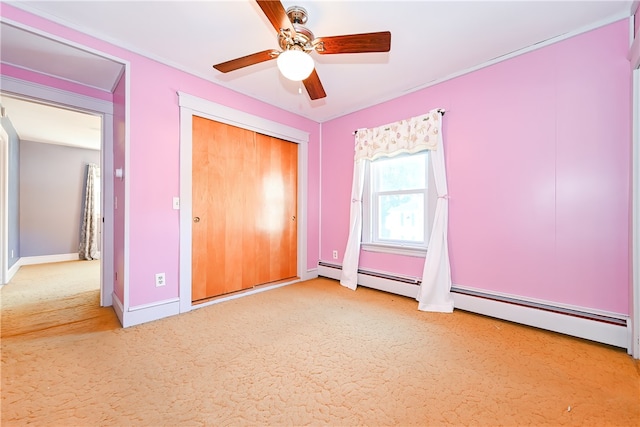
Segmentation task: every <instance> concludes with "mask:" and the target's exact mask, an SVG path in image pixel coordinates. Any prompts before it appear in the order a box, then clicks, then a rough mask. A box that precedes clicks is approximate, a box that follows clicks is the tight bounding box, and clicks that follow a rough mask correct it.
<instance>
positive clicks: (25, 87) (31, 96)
mask: <svg viewBox="0 0 640 427" xmlns="http://www.w3.org/2000/svg"><path fill="white" fill-rule="evenodd" d="M0 87H2V92H6V93H9V94H13V95H17V96H19V97H21V98H23V99H28V100H34V101H44V102H47V103H49V104H52V105H60V106H63V107H73V108H75V109H78V110H80V111H84V112H87V113H91V114H97V115H100V116H101V117H102V147H101V159H102V160H101V163H102V164H101V170H103V171H104V172H103V173H102V179H101V183H102V191H101V192H102V209H103V213H102V214H103V216H104V217H109V218H112V217H113V203H105V201H106V200H113V175H112V174H110V173H108V172H107V170H111V165H113V103H112V102H110V101H105V100H100V99H96V98H91V97H88V96H85V95H80V94H77V93H73V92H68V91H64V90H61V89H57V88H52V87H49V86H44V85H41V84H38V83H33V82H28V81H25V80H20V79H16V78H13V77H9V76H0ZM107 167H108V168H109V169H107ZM4 214H5V215H6V207H5V212H4ZM113 234H114V230H113V221H111V223H109V222H108V221H107V222H105V223H104V224H103V233H102V236H103V238H102V248H101V250H100V252H101V273H100V274H101V277H100V305H102V306H110V305H112V300H113V272H114V269H113V266H114V260H113V249H114V248H113V239H108V238H105V236H113ZM4 237H6V236H4ZM2 244H3V245H5V244H6V242H5V241H3V242H2Z"/></svg>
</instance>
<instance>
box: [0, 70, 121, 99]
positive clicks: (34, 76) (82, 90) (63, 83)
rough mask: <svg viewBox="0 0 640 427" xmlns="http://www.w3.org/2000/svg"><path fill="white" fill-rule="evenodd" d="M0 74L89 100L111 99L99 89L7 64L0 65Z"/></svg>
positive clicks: (109, 93)
mask: <svg viewBox="0 0 640 427" xmlns="http://www.w3.org/2000/svg"><path fill="white" fill-rule="evenodd" d="M0 74H2V75H3V76H10V77H15V78H17V79H20V80H26V81H30V82H33V83H38V84H41V85H43V86H49V87H55V88H58V89H62V90H65V91H67V92H73V93H78V94H81V95H85V96H89V97H91V98H97V99H102V100H103V101H111V100H112V97H113V95H112V94H111V92H105V91H103V90H100V89H96V88H92V87H89V86H84V85H81V84H78V83H73V82H70V81H67V80H62V79H58V78H56V77H51V76H46V75H44V74H40V73H34V72H33V71H29V70H25V69H22V68H18V67H14V66H12V65H8V64H2V65H0Z"/></svg>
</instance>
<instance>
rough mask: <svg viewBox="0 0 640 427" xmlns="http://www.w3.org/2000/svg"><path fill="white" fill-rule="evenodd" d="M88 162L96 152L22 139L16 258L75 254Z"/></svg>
mask: <svg viewBox="0 0 640 427" xmlns="http://www.w3.org/2000/svg"><path fill="white" fill-rule="evenodd" d="M87 163H96V164H98V165H99V164H100V152H99V151H96V150H87V149H83V148H75V147H66V146H61V145H52V144H42V143H38V142H31V141H21V142H20V256H21V257H28V256H41V255H58V254H69V253H77V252H78V244H79V242H80V221H81V218H82V206H83V200H84V180H85V173H86V166H87Z"/></svg>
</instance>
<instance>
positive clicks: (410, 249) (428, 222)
mask: <svg viewBox="0 0 640 427" xmlns="http://www.w3.org/2000/svg"><path fill="white" fill-rule="evenodd" d="M425 153H426V154H427V155H426V157H425V163H426V169H427V170H426V173H427V179H426V189H425V194H426V197H425V202H426V212H425V241H424V244H412V243H409V242H401V241H399V242H397V243H396V242H384V243H380V242H378V241H376V236H374V234H375V231H374V228H375V227H374V225H375V224H376V222H377V212H372V201H373V199H372V186H371V179H372V173H371V163H372V162H370V161H368V162H366V165H365V177H364V188H363V192H362V245H361V248H362V249H363V250H365V251H369V252H383V253H390V254H396V255H408V256H415V257H424V256H425V254H426V253H427V245H428V242H429V237H430V235H431V228H432V227H433V219H434V215H435V207H436V202H437V200H438V193H437V191H436V186H435V178H434V175H433V167H432V165H431V153H430V152H429V151H421V152H420V153H416V154H425ZM402 156H411V154H402ZM381 160H383V159H381ZM374 161H375V160H374ZM394 193H395V192H394ZM399 193H402V192H398V194H399ZM408 193H415V191H413V190H412V191H408ZM390 194H391V193H390Z"/></svg>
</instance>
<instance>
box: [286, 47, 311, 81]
mask: <svg viewBox="0 0 640 427" xmlns="http://www.w3.org/2000/svg"><path fill="white" fill-rule="evenodd" d="M277 62H278V69H279V70H280V72H281V73H282V75H283V76H285V77H286V78H288V79H289V80H293V81H294V82H299V81H302V80H304V79H306V78H307V77H309V75H311V72H312V71H313V68H314V65H315V64H314V63H313V58H312V57H311V55H309V54H308V53H306V52H305V51H303V50H299V49H290V50H285V51H284V52H282V53H281V54H280V55H278V61H277Z"/></svg>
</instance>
